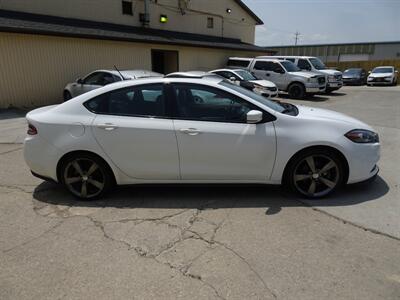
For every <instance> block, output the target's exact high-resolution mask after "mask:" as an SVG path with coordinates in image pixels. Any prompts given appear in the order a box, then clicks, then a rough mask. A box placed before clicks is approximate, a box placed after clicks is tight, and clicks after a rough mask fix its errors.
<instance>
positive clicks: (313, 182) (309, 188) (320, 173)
mask: <svg viewBox="0 0 400 300" xmlns="http://www.w3.org/2000/svg"><path fill="white" fill-rule="evenodd" d="M285 181H286V183H287V184H288V185H289V187H290V188H291V189H292V190H293V191H295V192H296V193H298V194H300V195H302V196H304V197H307V198H321V197H324V196H327V195H329V194H331V193H333V192H334V191H336V190H337V189H338V188H339V187H341V186H342V185H343V181H344V167H343V162H342V161H341V158H340V157H339V156H338V155H337V154H336V153H334V152H333V151H326V150H310V151H306V152H304V153H302V154H300V155H298V156H297V157H296V158H295V159H294V160H293V161H292V162H291V163H290V165H289V166H288V170H287V172H286V178H285Z"/></svg>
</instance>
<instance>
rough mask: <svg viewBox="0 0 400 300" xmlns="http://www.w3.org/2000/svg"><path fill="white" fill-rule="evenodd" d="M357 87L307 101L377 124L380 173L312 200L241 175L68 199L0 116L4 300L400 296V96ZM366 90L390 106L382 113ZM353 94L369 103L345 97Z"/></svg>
mask: <svg viewBox="0 0 400 300" xmlns="http://www.w3.org/2000/svg"><path fill="white" fill-rule="evenodd" d="M360 89H361V88H347V87H346V88H344V89H343V92H342V95H340V94H339V95H337V96H331V97H329V100H328V101H325V100H324V98H325V96H321V97H317V98H316V99H312V102H313V103H312V104H313V105H314V106H321V107H329V108H331V109H336V110H339V111H341V110H345V111H346V112H347V113H349V114H353V115H356V116H357V117H359V118H360V119H362V120H364V121H367V122H368V123H371V124H372V125H376V124H379V128H383V129H384V130H383V136H382V137H383V143H384V145H385V144H386V145H387V149H386V150H384V157H383V161H382V164H381V166H382V172H381V177H379V178H378V180H377V181H376V182H375V183H372V184H361V185H356V186H351V187H348V188H346V189H345V190H344V191H343V192H341V193H338V194H337V195H335V196H334V197H332V198H329V199H327V200H326V201H328V202H320V201H318V202H317V203H315V202H313V203H310V202H304V201H300V199H297V198H295V197H294V196H293V195H290V194H287V193H286V192H285V191H283V190H281V188H280V187H274V186H266V187H264V186H239V185H233V186H232V185H231V186H207V185H193V186H137V187H121V188H118V189H117V190H115V191H114V192H113V193H112V194H111V195H109V196H108V197H107V198H105V199H103V200H99V201H95V202H79V201H75V200H74V199H73V198H72V197H71V196H69V194H68V193H66V192H65V191H64V190H63V188H62V187H60V186H58V185H55V184H52V183H47V182H43V181H41V180H39V179H36V178H34V177H32V176H31V175H30V173H29V170H28V169H27V167H26V166H25V163H24V161H23V157H22V145H21V144H20V142H21V140H22V138H23V136H24V133H23V132H24V131H25V123H24V121H23V119H19V118H17V117H18V115H13V114H2V115H3V117H1V115H0V270H1V271H0V299H374V300H375V299H399V298H400V238H399V234H398V231H397V230H398V226H399V223H400V222H399V221H398V220H399V216H400V212H399V210H398V208H399V206H398V202H397V200H398V198H397V195H398V183H399V178H398V175H397V174H398V173H397V170H398V160H397V163H396V160H395V161H390V160H389V158H393V155H395V156H394V157H395V158H396V155H398V154H396V152H395V150H396V149H397V148H398V146H399V135H398V131H396V130H397V128H399V127H398V126H399V122H400V121H399V112H400V109H399V104H393V101H394V100H393V99H395V100H399V99H398V97H399V96H398V95H399V94H398V93H394V92H393V91H396V90H395V89H385V88H384V90H383V91H381V90H379V89H377V88H372V89H371V90H368V97H369V98H368V99H370V98H371V101H369V100H368V99H366V100H364V98H363V97H361V98H357V95H359V94H360V93H364V92H363V90H360ZM365 89H367V88H365ZM399 91H400V90H399ZM396 97H397V98H396ZM374 99H378V100H379V101H381V103H380V104H379V106H377V110H378V111H379V110H382V109H386V110H387V114H386V116H383V115H382V116H381V119H380V120H374V119H373V118H375V116H374V114H372V113H369V111H370V110H371V109H373V105H376V102H374V101H373V100H374ZM361 100H363V101H364V103H365V105H370V110H367V109H366V108H365V107H362V109H358V108H357V106H356V105H355V102H351V101H361ZM378 100H376V101H378ZM304 102H305V103H307V102H308V101H303V102H300V103H304ZM389 103H392V105H389ZM307 104H309V103H307ZM396 105H397V106H396ZM352 109H353V110H352ZM391 116H392V117H391ZM390 118H392V119H390ZM368 120H370V121H368ZM371 120H372V121H371ZM382 120H383V121H382ZM378 121H379V122H378ZM385 122H386V123H385ZM396 122H397V123H396ZM384 123H385V124H384ZM390 128H392V129H391V131H390ZM393 133H395V135H396V137H395V140H392V141H390V140H389V139H388V138H389V137H390V136H392V135H393ZM310 204H311V205H313V207H311V206H310ZM385 205H386V206H388V205H389V206H390V207H385ZM396 205H397V206H396ZM396 218H397V219H396ZM374 219H377V220H374ZM383 224H386V225H385V226H384V225H383Z"/></svg>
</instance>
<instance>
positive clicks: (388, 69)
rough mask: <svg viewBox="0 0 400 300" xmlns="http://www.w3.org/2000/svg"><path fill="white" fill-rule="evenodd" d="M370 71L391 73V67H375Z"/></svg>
mask: <svg viewBox="0 0 400 300" xmlns="http://www.w3.org/2000/svg"><path fill="white" fill-rule="evenodd" d="M372 73H393V69H392V68H375V69H373V70H372Z"/></svg>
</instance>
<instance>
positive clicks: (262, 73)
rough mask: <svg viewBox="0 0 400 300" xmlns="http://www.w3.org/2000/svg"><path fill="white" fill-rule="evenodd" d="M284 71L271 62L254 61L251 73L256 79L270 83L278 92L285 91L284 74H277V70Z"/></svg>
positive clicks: (278, 65)
mask: <svg viewBox="0 0 400 300" xmlns="http://www.w3.org/2000/svg"><path fill="white" fill-rule="evenodd" d="M278 68H279V69H280V70H282V71H283V72H284V71H285V70H284V69H283V68H282V66H281V65H280V64H278V63H276V62H273V61H263V60H256V61H255V63H254V66H253V73H254V75H255V76H256V77H257V78H262V79H266V80H269V81H272V82H273V83H275V84H276V85H277V87H278V88H279V89H280V90H286V73H285V72H284V73H278V72H276V71H277V69H278Z"/></svg>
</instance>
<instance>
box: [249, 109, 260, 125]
mask: <svg viewBox="0 0 400 300" xmlns="http://www.w3.org/2000/svg"><path fill="white" fill-rule="evenodd" d="M262 119H263V113H262V112H261V111H259V110H251V111H249V112H248V113H247V123H249V124H256V123H259V122H261V121H262Z"/></svg>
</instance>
